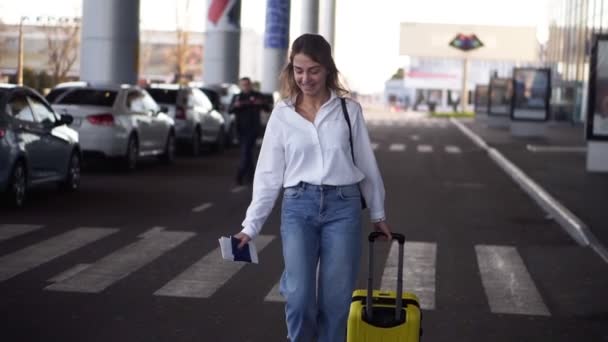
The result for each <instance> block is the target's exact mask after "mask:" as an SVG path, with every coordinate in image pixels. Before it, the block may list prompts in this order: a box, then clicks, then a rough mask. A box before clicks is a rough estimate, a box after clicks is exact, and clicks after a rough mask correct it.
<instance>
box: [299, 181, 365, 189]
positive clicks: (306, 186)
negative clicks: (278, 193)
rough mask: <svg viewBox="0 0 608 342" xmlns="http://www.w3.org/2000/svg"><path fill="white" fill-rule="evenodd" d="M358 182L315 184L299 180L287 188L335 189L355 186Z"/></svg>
mask: <svg viewBox="0 0 608 342" xmlns="http://www.w3.org/2000/svg"><path fill="white" fill-rule="evenodd" d="M357 185H358V184H356V183H355V184H346V185H325V184H323V185H316V184H310V183H306V182H300V183H298V185H294V186H290V187H288V188H301V189H303V190H312V191H315V190H335V189H339V188H345V187H349V186H357Z"/></svg>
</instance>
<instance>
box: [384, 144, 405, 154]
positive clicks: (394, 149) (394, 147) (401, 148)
mask: <svg viewBox="0 0 608 342" xmlns="http://www.w3.org/2000/svg"><path fill="white" fill-rule="evenodd" d="M388 149H389V151H392V152H402V151H405V145H404V144H391V146H389V148H388Z"/></svg>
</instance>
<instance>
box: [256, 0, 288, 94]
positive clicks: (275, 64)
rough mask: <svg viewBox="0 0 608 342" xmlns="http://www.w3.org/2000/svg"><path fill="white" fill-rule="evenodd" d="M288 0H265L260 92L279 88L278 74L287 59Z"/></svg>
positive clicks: (270, 91)
mask: <svg viewBox="0 0 608 342" xmlns="http://www.w3.org/2000/svg"><path fill="white" fill-rule="evenodd" d="M290 6H291V1H289V0H267V1H266V29H265V32H264V65H263V67H262V70H263V71H262V72H263V74H262V89H261V90H262V92H265V93H272V92H274V91H276V90H278V89H279V74H280V73H281V70H282V69H283V67H284V66H285V64H286V61H287V50H288V49H289V22H290V17H289V14H290Z"/></svg>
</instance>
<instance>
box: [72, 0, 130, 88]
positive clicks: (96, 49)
mask: <svg viewBox="0 0 608 342" xmlns="http://www.w3.org/2000/svg"><path fill="white" fill-rule="evenodd" d="M81 40H82V43H81V45H80V79H81V80H83V81H90V82H98V83H131V84H134V83H137V77H138V66H139V0H103V1H99V0H83V4H82V36H81Z"/></svg>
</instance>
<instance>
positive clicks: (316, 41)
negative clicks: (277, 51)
mask: <svg viewBox="0 0 608 342" xmlns="http://www.w3.org/2000/svg"><path fill="white" fill-rule="evenodd" d="M300 53H301V54H304V55H306V56H308V57H309V58H310V59H312V60H313V61H315V62H317V63H319V64H321V65H322V66H323V67H325V69H326V70H327V79H326V81H325V86H326V87H327V89H329V90H333V91H335V92H336V95H338V96H344V95H346V94H348V93H349V91H348V90H347V89H346V87H345V86H344V85H343V84H342V82H341V81H340V79H339V76H340V72H339V71H338V68H337V67H336V63H335V62H334V59H333V58H332V56H331V46H330V45H329V43H328V42H327V41H326V40H325V38H323V36H320V35H318V34H311V33H306V34H303V35H301V36H299V37H298V38H297V39H296V40H294V42H293V44H292V45H291V52H290V54H289V62H288V63H287V65H285V67H284V68H283V71H281V75H280V76H279V81H280V83H281V97H282V98H284V99H288V98H293V97H296V96H297V95H300V93H301V92H302V91H301V90H300V88H299V87H298V85H297V84H296V80H295V78H294V76H293V57H294V56H295V55H297V54H300Z"/></svg>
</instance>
